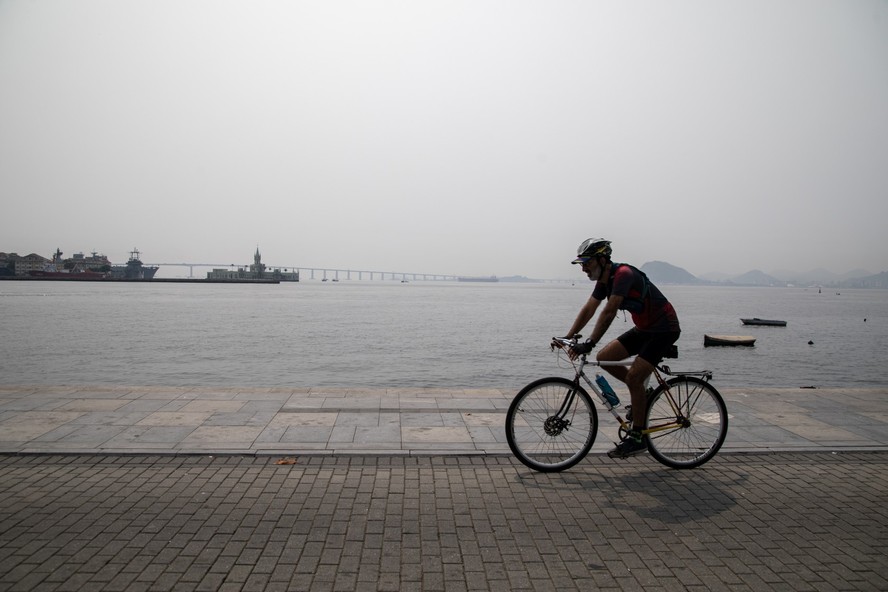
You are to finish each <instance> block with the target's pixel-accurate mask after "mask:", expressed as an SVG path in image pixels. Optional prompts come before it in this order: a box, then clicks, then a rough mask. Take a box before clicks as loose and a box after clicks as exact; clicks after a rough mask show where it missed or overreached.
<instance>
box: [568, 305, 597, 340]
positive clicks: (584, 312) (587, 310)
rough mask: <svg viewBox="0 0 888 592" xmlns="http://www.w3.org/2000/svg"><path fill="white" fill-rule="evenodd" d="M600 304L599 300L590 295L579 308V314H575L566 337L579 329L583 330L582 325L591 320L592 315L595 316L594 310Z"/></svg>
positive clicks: (574, 333)
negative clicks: (575, 317)
mask: <svg viewBox="0 0 888 592" xmlns="http://www.w3.org/2000/svg"><path fill="white" fill-rule="evenodd" d="M599 304H601V300H598V299H597V298H595V297H594V296H590V297H589V300H587V301H586V304H584V305H583V308H581V309H580V312H579V314H577V319H576V320H575V321H574V322H573V325H571V326H570V330H569V331H568V332H567V337H568V338H571V337H573V336H574V335H576V334H577V333H579V332H580V331H582V330H583V327H585V326H586V324H587V323H588V322H589V321H590V320H592V317H593V316H595V311H596V310H598V305H599Z"/></svg>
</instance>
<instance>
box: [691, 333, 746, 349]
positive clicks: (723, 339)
mask: <svg viewBox="0 0 888 592" xmlns="http://www.w3.org/2000/svg"><path fill="white" fill-rule="evenodd" d="M754 344H755V337H752V336H751V335H704V336H703V346H704V347H710V346H716V345H743V346H746V347H750V346H752V345H754Z"/></svg>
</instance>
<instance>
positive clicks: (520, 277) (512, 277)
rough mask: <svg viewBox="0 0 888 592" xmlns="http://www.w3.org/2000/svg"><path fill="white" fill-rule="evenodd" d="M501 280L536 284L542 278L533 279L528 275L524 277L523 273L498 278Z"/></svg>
mask: <svg viewBox="0 0 888 592" xmlns="http://www.w3.org/2000/svg"><path fill="white" fill-rule="evenodd" d="M499 281H501V282H514V283H524V284H538V283H540V282H542V281H543V280H535V279H532V278H529V277H525V276H523V275H510V276H506V277H501V278H499Z"/></svg>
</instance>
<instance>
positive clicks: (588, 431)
mask: <svg viewBox="0 0 888 592" xmlns="http://www.w3.org/2000/svg"><path fill="white" fill-rule="evenodd" d="M597 433H598V413H597V412H596V410H595V405H594V404H593V403H592V399H591V398H590V397H589V393H587V392H586V391H585V390H583V388H582V387H580V386H578V385H577V384H575V383H573V382H571V381H569V380H567V379H565V378H559V377H552V378H543V379H540V380H537V381H535V382H532V383H530V384H529V385H527V386H526V387H524V388H523V389H521V391H520V392H519V393H518V394H517V395H516V396H515V399H514V400H513V401H512V404H511V405H510V406H509V411H508V413H507V414H506V440H508V442H509V448H511V449H512V452H513V453H514V454H515V456H516V457H517V458H518V460H520V461H521V462H522V463H524V464H525V465H527V466H528V467H530V468H531V469H534V470H536V471H543V472H553V471H563V470H565V469H568V468H570V467H572V466H574V465H575V464H577V463H578V462H580V461H581V460H582V459H583V457H584V456H586V454H587V453H588V452H589V449H590V448H592V444H593V443H594V442H595V435H596V434H597Z"/></svg>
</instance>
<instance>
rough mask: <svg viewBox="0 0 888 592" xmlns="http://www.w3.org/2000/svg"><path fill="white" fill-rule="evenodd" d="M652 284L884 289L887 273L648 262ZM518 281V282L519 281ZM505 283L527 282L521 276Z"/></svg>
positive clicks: (646, 270) (645, 269)
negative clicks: (723, 269)
mask: <svg viewBox="0 0 888 592" xmlns="http://www.w3.org/2000/svg"><path fill="white" fill-rule="evenodd" d="M640 269H641V270H642V271H643V272H645V273H646V274H647V276H648V277H649V278H651V281H653V282H654V283H655V284H681V285H711V286H768V287H781V288H782V287H787V286H817V285H822V286H829V287H833V288H885V289H888V271H886V272H882V273H878V274H875V275H873V274H871V273H870V272H868V271H866V270H863V269H854V270H852V271H848V272H845V273H843V274H837V273H833V272H830V271H827V270H825V269H812V270H811V271H808V272H804V273H799V272H795V271H789V270H778V271H775V272H774V273H771V274H768V273H765V272H763V271H761V270H759V269H754V270H752V271H747V272H746V273H744V274H741V275H730V274H726V273H720V272H715V271H711V272H707V273H705V274H703V275H702V276H700V277H697V276H695V275H693V274H692V273H690V272H688V271H686V270H685V269H682V268H681V267H677V266H675V265H672V264H671V263H666V262H664V261H649V262H647V263H645V264H644V265H642V266H641V268H640ZM519 278H520V279H519ZM505 281H531V280H528V279H527V278H522V277H521V276H518V277H516V278H515V279H511V280H505Z"/></svg>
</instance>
